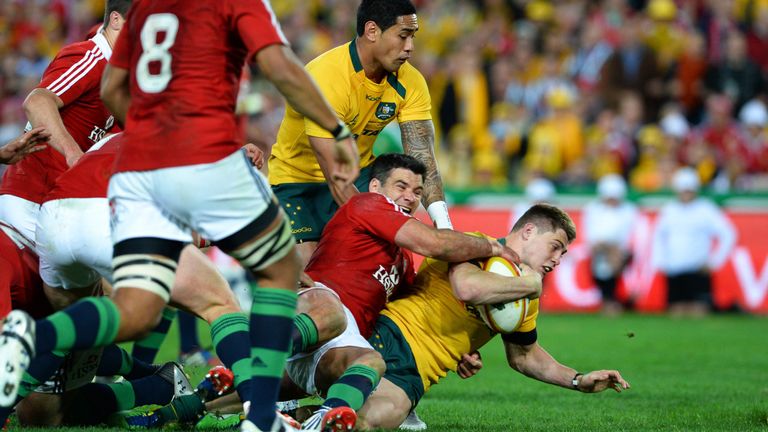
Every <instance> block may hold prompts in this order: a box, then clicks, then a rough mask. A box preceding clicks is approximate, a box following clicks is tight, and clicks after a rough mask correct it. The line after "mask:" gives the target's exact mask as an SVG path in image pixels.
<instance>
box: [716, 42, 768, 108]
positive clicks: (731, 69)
mask: <svg viewBox="0 0 768 432" xmlns="http://www.w3.org/2000/svg"><path fill="white" fill-rule="evenodd" d="M704 85H705V87H706V89H707V91H708V92H710V93H721V94H725V95H728V96H729V97H730V98H731V100H732V101H733V103H734V105H733V111H731V114H734V113H737V112H738V110H739V109H741V107H742V105H744V104H745V103H747V101H749V100H750V99H752V98H753V97H755V96H757V95H761V94H762V93H763V92H764V91H765V80H764V78H763V74H762V72H761V71H760V67H759V66H758V65H757V64H755V62H753V61H752V60H751V59H750V58H749V57H747V44H746V41H745V40H744V35H742V34H741V33H740V32H738V31H732V32H730V33H729V34H728V41H727V45H726V52H725V56H724V58H723V61H720V62H717V63H712V64H711V65H710V67H709V69H707V72H706V76H705V78H704Z"/></svg>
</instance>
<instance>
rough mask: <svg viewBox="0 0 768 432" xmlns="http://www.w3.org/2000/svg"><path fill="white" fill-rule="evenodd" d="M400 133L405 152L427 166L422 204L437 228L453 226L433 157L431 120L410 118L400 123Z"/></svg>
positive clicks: (433, 144)
mask: <svg viewBox="0 0 768 432" xmlns="http://www.w3.org/2000/svg"><path fill="white" fill-rule="evenodd" d="M400 134H401V138H402V141H403V149H404V150H405V154H408V155H411V156H413V157H415V158H416V159H418V160H420V161H421V162H422V163H423V164H424V165H426V167H427V174H426V176H425V177H424V195H422V197H421V202H422V205H423V206H424V208H425V209H427V212H428V213H429V217H430V218H432V221H434V222H435V226H437V227H438V228H449V229H451V228H453V226H452V225H451V220H450V218H449V216H448V207H447V206H446V204H445V194H444V193H443V180H442V178H441V177H440V171H439V170H438V168H437V160H436V159H435V128H434V125H433V124H432V120H412V121H406V122H403V123H400Z"/></svg>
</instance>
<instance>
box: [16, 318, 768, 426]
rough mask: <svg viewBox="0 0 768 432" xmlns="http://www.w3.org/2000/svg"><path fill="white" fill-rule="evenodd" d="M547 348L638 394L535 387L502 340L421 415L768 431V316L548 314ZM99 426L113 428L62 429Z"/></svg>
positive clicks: (492, 421) (544, 326)
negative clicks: (620, 380) (614, 377)
mask: <svg viewBox="0 0 768 432" xmlns="http://www.w3.org/2000/svg"><path fill="white" fill-rule="evenodd" d="M630 335H633V337H630ZM168 339H169V340H168V342H167V343H166V345H165V346H164V347H163V350H162V351H161V354H160V356H159V357H160V358H161V359H171V358H173V357H174V352H175V350H176V349H178V342H177V341H178V338H177V337H176V336H175V330H172V334H171V335H170V337H169V338H168ZM539 343H541V345H542V346H543V347H544V348H545V349H547V351H549V352H550V354H552V355H553V356H554V357H555V358H556V359H558V360H559V361H560V362H561V363H564V364H567V365H569V366H572V367H574V368H576V369H579V370H581V371H583V372H588V371H590V370H593V369H618V370H619V371H621V373H622V374H623V375H624V377H625V378H626V379H627V380H628V381H629V382H630V383H631V385H632V388H631V389H630V390H628V391H625V392H623V393H620V394H619V393H615V392H612V391H610V392H609V391H606V392H603V393H600V394H580V393H577V392H574V391H569V390H566V389H562V388H559V387H554V386H551V385H547V384H543V383H540V382H538V381H534V380H532V379H529V378H526V377H524V376H522V375H520V374H518V373H517V372H515V371H513V370H511V369H510V368H509V367H508V366H507V364H506V361H505V359H504V353H503V350H502V347H501V341H500V340H493V341H491V343H489V345H488V346H486V347H485V349H484V350H483V352H482V354H483V361H484V365H485V367H484V368H483V370H482V371H481V372H480V374H478V375H477V376H475V377H473V378H471V379H469V380H461V379H459V378H458V377H456V376H453V375H452V376H449V377H448V379H446V380H444V381H443V382H441V383H440V384H439V385H437V386H435V387H433V388H432V390H431V391H430V392H429V393H428V394H427V395H426V397H425V398H424V399H423V400H422V402H421V404H420V405H419V407H418V410H417V411H418V413H419V415H420V416H421V417H422V419H424V420H425V421H426V422H427V424H428V425H429V429H428V430H429V431H433V432H437V431H451V432H454V431H508V430H515V431H547V432H550V431H648V430H664V431H701V430H707V431H768V320H766V319H765V318H760V317H751V316H713V317H709V318H704V319H671V318H667V317H664V316H638V315H626V316H624V317H621V318H605V317H601V316H597V315H547V314H546V313H545V314H543V315H542V316H541V317H540V320H539ZM193 372H194V374H195V375H198V376H199V375H200V374H202V372H203V371H202V370H194V371H193ZM14 429H16V428H14ZM91 429H92V430H98V431H102V430H108V429H106V428H104V429H98V428H97V429H93V428H89V429H85V428H64V429H61V430H62V431H64V432H70V430H72V431H74V430H78V431H80V430H91ZM22 430H33V429H22Z"/></svg>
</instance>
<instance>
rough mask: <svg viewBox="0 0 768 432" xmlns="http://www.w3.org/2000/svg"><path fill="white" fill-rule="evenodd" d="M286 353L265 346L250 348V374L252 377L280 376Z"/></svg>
mask: <svg viewBox="0 0 768 432" xmlns="http://www.w3.org/2000/svg"><path fill="white" fill-rule="evenodd" d="M286 358H288V353H286V352H284V351H275V350H271V349H266V348H251V374H252V376H253V377H269V378H282V376H283V367H284V366H285V359H286Z"/></svg>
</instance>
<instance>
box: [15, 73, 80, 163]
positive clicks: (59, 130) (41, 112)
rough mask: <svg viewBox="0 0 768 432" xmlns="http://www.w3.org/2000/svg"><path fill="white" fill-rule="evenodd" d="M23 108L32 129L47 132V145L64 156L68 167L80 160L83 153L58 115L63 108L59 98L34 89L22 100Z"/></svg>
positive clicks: (45, 90)
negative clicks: (43, 129)
mask: <svg viewBox="0 0 768 432" xmlns="http://www.w3.org/2000/svg"><path fill="white" fill-rule="evenodd" d="M23 107H24V113H25V114H26V115H27V120H29V123H30V124H31V125H32V127H33V128H37V127H44V128H46V129H47V130H48V132H49V133H50V138H49V139H48V144H50V145H51V147H53V148H54V149H56V151H58V152H59V153H61V154H62V155H64V158H65V159H66V161H67V165H68V166H72V165H73V164H74V163H75V162H77V160H78V159H80V156H82V155H83V151H82V150H81V149H80V146H79V145H78V144H77V142H75V139H74V138H72V135H70V134H69V131H67V128H66V127H65V126H64V121H63V120H62V119H61V113H59V110H60V109H61V108H63V107H64V101H63V100H61V98H60V97H58V96H56V94H55V93H54V92H52V91H50V90H48V89H47V88H36V89H34V90H32V91H31V92H30V93H29V95H27V98H26V99H24V104H23Z"/></svg>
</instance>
